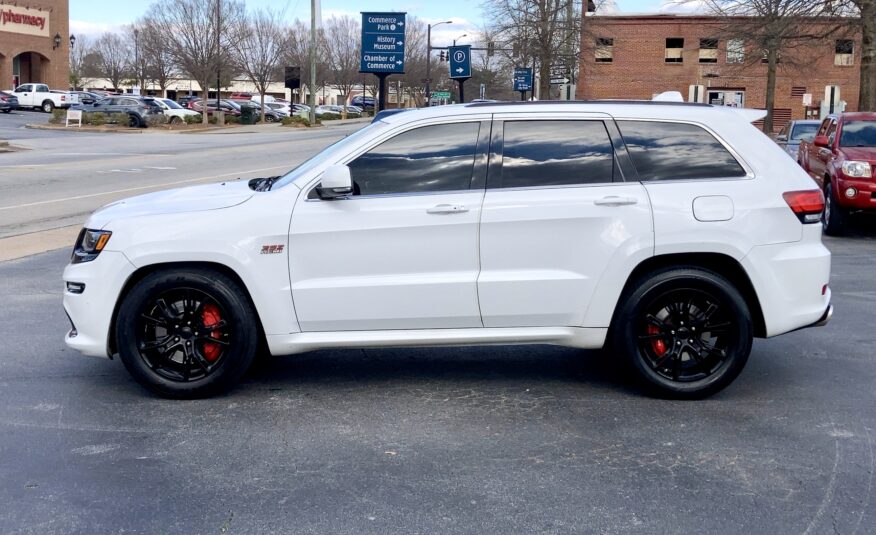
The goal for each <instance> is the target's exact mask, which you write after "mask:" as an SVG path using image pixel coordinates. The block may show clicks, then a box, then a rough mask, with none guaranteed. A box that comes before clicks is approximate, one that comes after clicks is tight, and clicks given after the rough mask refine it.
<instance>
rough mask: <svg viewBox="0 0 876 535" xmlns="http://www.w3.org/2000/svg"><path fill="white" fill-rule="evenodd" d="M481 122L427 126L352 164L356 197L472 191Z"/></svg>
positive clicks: (410, 131)
mask: <svg viewBox="0 0 876 535" xmlns="http://www.w3.org/2000/svg"><path fill="white" fill-rule="evenodd" d="M479 129H480V124H479V123H455V124H442V125H435V126H424V127H422V128H417V129H414V130H409V131H407V132H404V133H402V134H399V135H397V136H395V137H394V138H392V139H390V140H388V141H385V142H383V143H382V144H380V145H378V146H377V147H375V148H373V149H371V150H370V151H368V152H367V153H365V154H363V155H362V156H359V157H358V158H357V159H356V160H355V161H353V162H352V163H350V171H351V173H352V175H353V184H354V188H353V189H354V192H355V194H356V195H380V194H387V193H416V192H426V191H451V190H462V189H469V186H470V185H471V174H472V167H473V166H474V157H475V150H476V148H477V142H478V132H479Z"/></svg>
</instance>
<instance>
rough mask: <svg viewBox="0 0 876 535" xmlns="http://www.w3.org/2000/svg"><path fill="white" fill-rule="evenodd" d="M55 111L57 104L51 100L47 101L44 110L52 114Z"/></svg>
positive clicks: (44, 103)
mask: <svg viewBox="0 0 876 535" xmlns="http://www.w3.org/2000/svg"><path fill="white" fill-rule="evenodd" d="M54 109H55V103H54V102H52V101H51V100H46V101H44V102H43V105H42V110H43V111H44V112H46V113H52V111H54Z"/></svg>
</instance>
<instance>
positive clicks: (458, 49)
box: [447, 45, 471, 79]
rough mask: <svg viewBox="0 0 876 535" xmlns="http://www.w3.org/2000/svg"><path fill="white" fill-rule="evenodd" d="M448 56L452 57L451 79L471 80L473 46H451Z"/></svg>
mask: <svg viewBox="0 0 876 535" xmlns="http://www.w3.org/2000/svg"><path fill="white" fill-rule="evenodd" d="M447 55H448V56H449V57H450V77H451V78H466V79H468V78H471V45H465V46H451V47H450V48H448V49H447Z"/></svg>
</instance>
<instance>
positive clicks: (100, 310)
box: [63, 251, 136, 357]
mask: <svg viewBox="0 0 876 535" xmlns="http://www.w3.org/2000/svg"><path fill="white" fill-rule="evenodd" d="M135 269H136V268H135V267H134V265H133V264H131V262H130V261H128V259H127V257H125V255H124V254H122V253H121V252H117V251H103V252H102V253H100V255H98V257H97V258H96V259H94V260H93V261H91V262H85V263H82V264H68V265H67V267H66V268H65V269H64V276H63V279H64V311H65V312H67V316H68V317H69V318H70V322H71V323H72V324H73V327H72V329H71V330H70V331H69V332H67V335H66V336H65V339H64V341H65V342H66V344H67V346H68V347H70V348H72V349H76V350H77V351H80V352H81V353H82V354H84V355H88V356H92V357H109V356H112V355H110V352H109V334H110V325H112V319H113V314H114V313H115V308H116V302H117V301H118V298H119V295H120V293H121V291H122V288H124V286H125V283H126V282H127V280H128V278H129V277H130V276H131V274H133V273H134V270H135ZM67 283H78V284H84V285H85V289H84V291H82V293H72V292H70V291H68V289H67Z"/></svg>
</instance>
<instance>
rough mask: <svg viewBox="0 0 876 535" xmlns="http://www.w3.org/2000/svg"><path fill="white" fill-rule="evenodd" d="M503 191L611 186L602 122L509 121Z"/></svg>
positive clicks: (610, 162)
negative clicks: (526, 188) (504, 189)
mask: <svg viewBox="0 0 876 535" xmlns="http://www.w3.org/2000/svg"><path fill="white" fill-rule="evenodd" d="M504 132H505V134H504V138H505V139H504V144H503V148H502V187H503V188H521V187H529V186H562V185H573V184H593V183H599V182H611V181H612V177H613V170H614V156H613V154H614V153H613V151H612V147H611V140H610V139H609V137H608V132H606V130H605V125H603V124H602V121H509V122H506V123H505V130H504Z"/></svg>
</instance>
